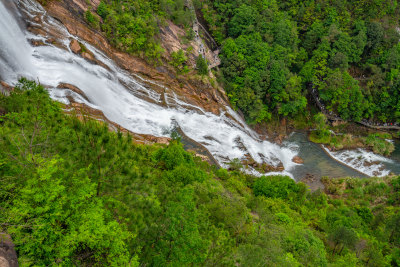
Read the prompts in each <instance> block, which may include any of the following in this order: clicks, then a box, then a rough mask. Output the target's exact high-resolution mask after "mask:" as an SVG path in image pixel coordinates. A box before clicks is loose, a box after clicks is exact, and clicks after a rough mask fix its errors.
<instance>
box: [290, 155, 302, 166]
mask: <svg viewBox="0 0 400 267" xmlns="http://www.w3.org/2000/svg"><path fill="white" fill-rule="evenodd" d="M292 161H293V162H294V163H297V164H303V163H304V160H303V159H302V158H300V157H299V156H294V157H293V158H292Z"/></svg>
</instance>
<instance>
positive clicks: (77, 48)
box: [69, 39, 82, 54]
mask: <svg viewBox="0 0 400 267" xmlns="http://www.w3.org/2000/svg"><path fill="white" fill-rule="evenodd" d="M69 48H70V49H71V51H72V52H74V53H75V54H79V53H80V52H81V50H82V48H81V46H80V45H79V42H78V41H77V40H75V39H72V41H71V43H69Z"/></svg>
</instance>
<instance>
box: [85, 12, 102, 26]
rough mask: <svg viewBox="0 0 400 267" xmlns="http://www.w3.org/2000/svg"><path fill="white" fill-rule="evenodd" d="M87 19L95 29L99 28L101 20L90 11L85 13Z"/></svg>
mask: <svg viewBox="0 0 400 267" xmlns="http://www.w3.org/2000/svg"><path fill="white" fill-rule="evenodd" d="M85 19H86V21H87V23H89V25H90V26H91V27H93V28H95V29H97V28H98V27H99V19H98V18H97V17H96V15H94V14H93V13H92V12H91V11H90V10H89V9H88V10H87V11H86V12H85Z"/></svg>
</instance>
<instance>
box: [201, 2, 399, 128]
mask: <svg viewBox="0 0 400 267" xmlns="http://www.w3.org/2000/svg"><path fill="white" fill-rule="evenodd" d="M196 2H197V3H196V6H197V7H198V8H199V9H201V11H202V14H203V17H204V19H205V20H206V21H207V22H208V27H209V28H210V31H211V32H212V34H213V35H214V37H215V39H216V40H217V42H219V43H220V44H221V45H222V53H221V59H222V66H221V69H222V76H223V79H224V84H225V89H226V91H227V93H228V95H229V97H230V100H231V102H232V104H233V105H234V106H235V107H237V108H239V109H240V110H242V111H243V113H244V114H245V116H246V117H247V119H248V121H249V122H259V121H262V120H267V119H269V118H270V117H271V115H274V114H275V115H276V114H277V115H281V116H282V115H283V116H291V115H295V114H298V113H302V112H304V110H305V108H306V104H307V100H306V98H305V96H306V95H307V93H308V90H307V88H309V87H314V88H316V89H317V91H318V93H319V96H320V98H321V100H322V102H323V103H325V105H326V107H327V108H328V110H331V111H333V112H336V113H337V114H339V115H340V116H341V117H342V118H343V119H345V120H355V121H359V120H361V119H362V118H366V119H371V120H379V121H383V122H386V121H389V122H396V121H398V122H400V112H399V110H400V98H399V96H400V91H399V90H400V79H399V74H400V44H399V39H400V34H399V32H398V31H397V30H396V27H397V26H398V16H399V14H400V12H399V10H400V9H399V6H398V3H397V1H396V0H347V1H327V0H317V1H314V0H307V1H297V0H295V1H275V0H250V1H249V0H231V1H227V0H216V1H211V0H197V1H196Z"/></svg>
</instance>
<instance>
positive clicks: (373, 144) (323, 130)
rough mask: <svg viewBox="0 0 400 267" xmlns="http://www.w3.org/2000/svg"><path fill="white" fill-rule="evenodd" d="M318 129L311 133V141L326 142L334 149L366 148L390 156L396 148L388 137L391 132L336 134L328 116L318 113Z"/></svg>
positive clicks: (316, 118)
mask: <svg viewBox="0 0 400 267" xmlns="http://www.w3.org/2000/svg"><path fill="white" fill-rule="evenodd" d="M314 123H315V126H316V129H315V130H313V131H311V133H310V135H309V139H310V141H312V142H314V143H318V144H326V145H328V147H329V148H331V149H333V150H341V149H355V148H366V149H369V150H371V151H373V152H374V153H377V154H381V155H385V156H388V155H390V154H391V153H392V152H393V151H394V150H395V146H394V144H393V143H392V142H391V141H389V140H388V139H392V138H393V136H392V135H391V134H390V133H374V134H368V135H365V136H360V135H358V136H353V135H351V134H336V133H335V132H334V131H332V130H330V129H329V126H328V124H327V119H326V116H325V115H324V114H322V113H318V114H316V115H315V116H314Z"/></svg>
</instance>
